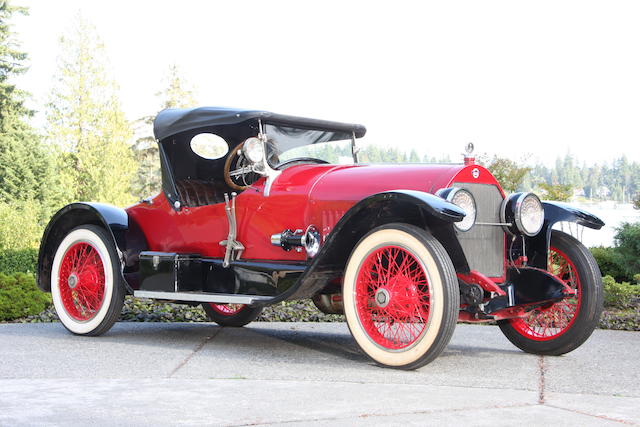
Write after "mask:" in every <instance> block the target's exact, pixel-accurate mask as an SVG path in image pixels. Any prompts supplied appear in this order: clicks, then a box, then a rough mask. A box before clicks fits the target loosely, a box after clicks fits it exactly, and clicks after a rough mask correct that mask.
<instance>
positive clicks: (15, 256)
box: [0, 249, 38, 274]
mask: <svg viewBox="0 0 640 427" xmlns="http://www.w3.org/2000/svg"><path fill="white" fill-rule="evenodd" d="M37 264H38V250H37V249H5V250H0V273H4V274H15V273H31V274H33V273H35V272H36V266H37Z"/></svg>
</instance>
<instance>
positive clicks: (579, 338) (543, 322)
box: [498, 230, 604, 356]
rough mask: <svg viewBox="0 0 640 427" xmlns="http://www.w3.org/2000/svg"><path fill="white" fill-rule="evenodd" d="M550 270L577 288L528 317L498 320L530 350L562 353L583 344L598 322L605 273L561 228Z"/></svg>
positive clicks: (511, 338)
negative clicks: (570, 296)
mask: <svg viewBox="0 0 640 427" xmlns="http://www.w3.org/2000/svg"><path fill="white" fill-rule="evenodd" d="M548 270H549V271H550V272H551V273H553V274H555V275H556V276H558V277H559V278H560V279H561V280H563V281H565V282H566V283H567V284H568V285H569V286H570V287H571V288H574V289H576V290H577V295H576V296H575V297H573V298H566V299H564V300H562V301H560V302H557V303H555V304H553V305H551V306H549V307H543V308H540V309H536V310H534V311H532V312H531V314H530V315H529V316H528V317H526V318H521V319H508V320H501V321H499V322H498V325H499V326H500V329H501V330H502V333H504V335H505V336H506V337H507V339H508V340H509V341H511V342H512V343H513V344H514V345H515V346H516V347H518V348H519V349H521V350H523V351H526V352H527V353H533V354H541V355H550V356H558V355H561V354H565V353H568V352H570V351H573V350H575V349H576V348H578V347H580V346H581V345H582V344H583V343H584V342H585V341H586V340H587V338H589V336H591V333H592V332H593V330H594V329H595V328H596V326H598V321H599V320H600V314H601V313H602V307H603V298H604V296H603V290H602V288H603V286H602V275H601V273H600V269H599V268H598V264H597V263H596V260H595V259H594V258H593V255H591V252H589V250H588V249H587V248H586V247H585V246H584V245H583V244H582V243H580V241H578V240H577V239H575V238H573V237H572V236H570V235H568V234H565V233H562V232H560V231H555V230H554V231H553V232H552V234H551V248H550V251H549V267H548Z"/></svg>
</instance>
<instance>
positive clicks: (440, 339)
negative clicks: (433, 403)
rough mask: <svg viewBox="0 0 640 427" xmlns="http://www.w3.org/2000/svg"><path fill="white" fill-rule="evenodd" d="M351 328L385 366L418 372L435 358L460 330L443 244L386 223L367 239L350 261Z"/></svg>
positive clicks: (346, 291) (347, 306)
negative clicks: (457, 323)
mask: <svg viewBox="0 0 640 427" xmlns="http://www.w3.org/2000/svg"><path fill="white" fill-rule="evenodd" d="M343 299H344V310H345V315H346V318H347V324H348V325H349V329H350V330H351V333H352V335H353V337H354V338H355V340H356V342H357V344H358V346H359V347H360V348H361V349H362V351H363V352H364V353H365V354H367V355H368V356H369V357H371V358H372V359H373V360H374V361H375V362H377V363H378V364H380V365H383V366H387V367H394V368H401V369H416V368H419V367H421V366H423V365H425V364H427V363H429V362H430V361H432V360H433V359H435V358H436V357H437V356H438V355H439V354H440V353H441V352H442V350H443V349H444V348H445V347H446V345H447V344H448V342H449V340H450V339H451V335H452V334H453V330H454V328H455V325H456V322H457V318H458V310H459V306H460V294H459V289H458V281H457V278H456V274H455V270H454V267H453V264H452V262H451V259H450V258H449V256H448V254H447V252H446V251H445V249H444V248H443V247H442V245H441V244H440V243H439V242H438V241H437V240H436V239H435V238H434V237H433V236H431V235H430V234H429V233H427V232H426V231H425V230H423V229H421V228H418V227H415V226H413V225H409V224H400V223H395V224H387V225H384V226H381V227H378V228H376V229H374V230H372V231H371V232H370V233H368V234H367V235H366V236H364V237H363V238H362V239H361V240H360V242H358V244H357V245H356V247H355V248H354V250H353V252H352V253H351V256H350V258H349V260H348V262H347V267H346V270H345V277H344V283H343Z"/></svg>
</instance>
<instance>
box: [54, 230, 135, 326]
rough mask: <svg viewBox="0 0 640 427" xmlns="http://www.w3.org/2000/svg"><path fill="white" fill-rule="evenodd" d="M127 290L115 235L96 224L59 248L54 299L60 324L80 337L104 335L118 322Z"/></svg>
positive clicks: (68, 238) (74, 233) (73, 232)
mask: <svg viewBox="0 0 640 427" xmlns="http://www.w3.org/2000/svg"><path fill="white" fill-rule="evenodd" d="M124 295H125V289H124V285H123V283H122V277H121V273H120V260H119V259H118V253H117V251H116V248H115V246H114V243H113V240H112V238H111V236H109V234H108V233H107V231H106V230H105V229H103V228H101V227H98V226H95V225H83V226H80V227H77V228H74V229H73V230H71V231H70V232H69V234H67V235H66V236H65V238H64V239H62V242H60V244H59V245H58V248H57V249H56V253H55V256H54V258H53V265H52V269H51V296H52V299H53V305H54V307H55V309H56V312H57V313H58V317H59V318H60V322H62V324H63V325H64V327H65V328H67V329H68V330H69V331H70V332H73V333H74V334H77V335H90V336H96V335H102V334H104V333H105V332H107V331H108V330H109V329H111V327H112V326H113V324H114V323H115V322H116V321H117V320H118V317H119V316H120V313H121V312H122V305H123V304H124Z"/></svg>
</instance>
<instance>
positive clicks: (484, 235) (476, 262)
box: [452, 182, 505, 277]
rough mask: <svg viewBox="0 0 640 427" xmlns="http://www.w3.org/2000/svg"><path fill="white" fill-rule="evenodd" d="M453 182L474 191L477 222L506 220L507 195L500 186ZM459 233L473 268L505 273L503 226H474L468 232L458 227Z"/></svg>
mask: <svg viewBox="0 0 640 427" xmlns="http://www.w3.org/2000/svg"><path fill="white" fill-rule="evenodd" d="M453 186H455V187H458V188H462V189H464V190H467V191H469V192H470V193H472V194H473V198H474V200H475V201H476V209H477V216H476V221H477V222H480V223H490V224H498V223H501V222H504V221H500V218H499V211H500V204H501V203H502V200H503V196H502V193H501V192H500V190H499V188H498V187H497V186H495V185H493V184H481V183H468V182H454V183H452V187H453ZM477 222H476V224H477ZM456 235H457V237H458V240H459V242H460V245H461V247H462V250H463V252H464V254H465V257H466V258H467V261H468V263H469V267H470V268H471V269H472V270H477V271H479V272H480V273H482V274H484V275H485V276H487V277H502V276H503V274H504V260H505V258H504V257H505V247H504V231H503V230H502V228H501V226H486V225H481V226H478V227H475V226H474V227H472V228H471V229H470V230H469V231H467V232H462V231H458V230H457V229H456Z"/></svg>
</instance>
